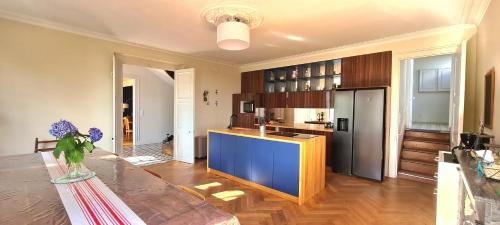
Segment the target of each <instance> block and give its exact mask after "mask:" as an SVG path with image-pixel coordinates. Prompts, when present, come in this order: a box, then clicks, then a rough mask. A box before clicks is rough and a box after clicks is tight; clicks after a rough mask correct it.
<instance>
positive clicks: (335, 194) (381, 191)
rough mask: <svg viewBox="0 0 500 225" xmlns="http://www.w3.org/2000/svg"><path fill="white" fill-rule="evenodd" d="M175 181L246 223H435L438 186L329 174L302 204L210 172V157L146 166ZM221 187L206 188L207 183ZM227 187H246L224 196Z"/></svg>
mask: <svg viewBox="0 0 500 225" xmlns="http://www.w3.org/2000/svg"><path fill="white" fill-rule="evenodd" d="M145 168H147V169H149V170H152V171H154V172H156V173H158V174H159V175H160V176H161V177H162V178H163V179H165V180H167V181H168V182H170V183H173V184H182V185H184V186H187V187H190V188H192V189H193V190H196V191H197V192H199V193H201V194H203V195H204V196H206V198H207V201H208V202H209V203H211V204H213V205H215V206H216V207H218V208H220V209H222V210H224V211H227V212H229V213H232V214H234V215H236V216H237V217H238V219H239V220H240V223H241V224H242V225H252V224H256V225H257V224H260V225H271V224H303V225H306V224H307V225H312V224H318V225H319V224H335V225H339V224H342V225H349V224H353V225H364V224H370V225H389V224H398V225H399V224H401V225H413V224H414V225H417V224H419V225H420V224H421V225H424V224H425V225H428V224H434V223H435V222H434V218H435V210H436V206H435V197H434V195H433V194H432V193H433V190H434V185H431V184H425V183H419V182H415V181H410V180H403V179H391V178H387V179H386V180H385V181H384V182H383V183H378V182H374V181H369V180H364V179H360V178H355V177H349V176H343V175H339V174H335V173H332V172H327V173H326V184H327V186H326V188H325V190H324V191H323V192H321V193H320V194H318V195H317V196H315V197H314V198H313V199H311V200H309V201H308V202H306V203H305V204H304V205H302V206H298V205H296V204H295V203H292V202H289V201H287V200H283V199H281V198H278V197H275V196H273V195H270V194H267V193H264V192H262V191H259V190H257V189H254V188H251V187H248V186H245V185H241V184H238V183H236V182H233V181H230V180H227V179H225V178H221V177H218V176H215V175H211V174H207V173H206V160H201V161H197V162H196V163H195V164H194V165H189V164H184V163H180V162H176V161H170V162H167V163H163V164H156V165H152V166H147V167H145ZM216 183H219V184H221V185H219V186H214V187H210V188H207V189H206V190H201V189H197V188H195V186H198V185H202V184H216ZM222 191H241V192H243V193H244V194H243V195H240V196H237V195H238V193H240V194H241V192H235V193H236V194H233V195H234V196H233V197H232V195H231V194H230V195H226V196H225V198H222V199H221V198H217V197H214V196H212V194H214V193H220V192H222Z"/></svg>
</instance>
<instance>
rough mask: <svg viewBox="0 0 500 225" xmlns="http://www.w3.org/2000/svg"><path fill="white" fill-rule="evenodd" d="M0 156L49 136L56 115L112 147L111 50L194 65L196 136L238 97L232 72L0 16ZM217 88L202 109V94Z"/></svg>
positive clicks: (224, 117) (224, 116) (223, 119)
mask: <svg viewBox="0 0 500 225" xmlns="http://www.w3.org/2000/svg"><path fill="white" fill-rule="evenodd" d="M0 30H1V31H2V35H0V49H1V54H0V155H13V154H23V153H32V152H33V149H34V146H33V145H34V140H35V137H40V138H41V139H52V138H53V137H51V136H50V135H49V133H48V130H49V128H50V124H51V123H53V122H54V121H57V120H59V119H61V118H65V119H68V120H70V121H72V122H74V123H75V125H76V126H78V127H79V128H80V129H81V130H82V131H84V132H86V131H87V130H88V128H90V127H92V126H95V127H99V128H101V129H102V131H103V133H104V137H103V139H102V140H101V141H100V142H98V143H97V146H99V147H101V148H103V149H105V150H111V149H112V134H113V133H112V131H113V75H112V71H113V53H116V52H118V53H121V54H126V55H132V56H137V57H142V58H145V59H153V60H159V61H165V62H170V63H172V64H174V65H183V66H185V67H194V68H195V70H196V80H195V83H196V84H195V86H196V88H195V104H196V106H197V107H196V127H195V129H196V134H197V135H200V134H206V130H207V129H208V128H222V127H225V126H227V123H228V118H229V116H230V115H231V109H232V106H231V104H232V94H233V93H239V92H240V72H239V68H238V67H236V66H232V65H227V64H221V63H217V62H212V61H207V60H201V59H198V58H193V57H190V56H186V55H182V54H179V53H174V52H169V51H163V50H158V49H152V48H147V47H142V46H138V45H132V44H128V43H124V42H117V41H108V40H103V39H98V38H95V37H88V36H82V35H79V34H74V33H68V32H64V31H59V30H54V29H48V28H43V27H39V26H35V25H30V24H26V23H20V22H14V21H12V20H6V19H0ZM205 89H206V90H209V91H210V93H214V91H215V89H218V90H219V94H218V96H217V100H218V102H219V104H218V106H215V104H210V105H204V104H203V99H202V97H203V90H205Z"/></svg>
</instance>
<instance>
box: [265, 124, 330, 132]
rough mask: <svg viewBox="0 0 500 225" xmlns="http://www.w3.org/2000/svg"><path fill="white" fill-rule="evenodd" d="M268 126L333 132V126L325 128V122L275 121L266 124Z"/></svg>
mask: <svg viewBox="0 0 500 225" xmlns="http://www.w3.org/2000/svg"><path fill="white" fill-rule="evenodd" d="M266 127H283V128H292V129H301V130H314V131H322V132H331V133H333V128H325V126H324V125H323V124H309V123H274V124H266Z"/></svg>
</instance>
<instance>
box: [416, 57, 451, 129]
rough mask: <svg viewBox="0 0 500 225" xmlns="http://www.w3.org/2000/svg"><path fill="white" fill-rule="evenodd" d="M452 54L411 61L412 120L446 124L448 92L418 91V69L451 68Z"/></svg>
mask: <svg viewBox="0 0 500 225" xmlns="http://www.w3.org/2000/svg"><path fill="white" fill-rule="evenodd" d="M452 57H453V56H452V55H442V56H432V57H425V58H417V59H415V60H414V61H413V62H414V63H413V102H412V103H413V107H412V111H413V112H412V117H413V118H412V122H426V123H441V124H448V121H449V114H450V112H449V107H450V92H449V91H444V92H419V91H418V83H419V82H418V81H419V71H420V70H422V69H440V68H451V62H452Z"/></svg>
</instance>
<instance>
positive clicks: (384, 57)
mask: <svg viewBox="0 0 500 225" xmlns="http://www.w3.org/2000/svg"><path fill="white" fill-rule="evenodd" d="M391 73H392V52H379V53H373V54H368V55H359V56H352V57H346V58H343V59H342V88H363V87H380V86H390V85H391Z"/></svg>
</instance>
